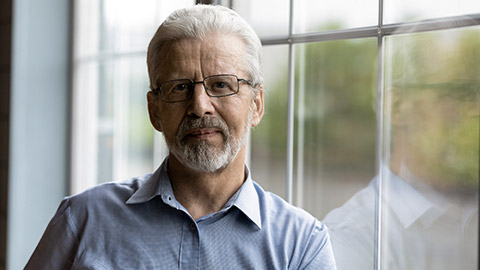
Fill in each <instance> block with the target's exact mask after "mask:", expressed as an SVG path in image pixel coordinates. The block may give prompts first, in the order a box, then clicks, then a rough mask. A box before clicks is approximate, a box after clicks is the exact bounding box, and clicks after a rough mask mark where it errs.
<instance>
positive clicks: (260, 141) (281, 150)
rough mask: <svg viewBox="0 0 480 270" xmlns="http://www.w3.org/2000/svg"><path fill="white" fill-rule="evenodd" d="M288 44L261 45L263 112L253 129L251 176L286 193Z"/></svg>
mask: <svg viewBox="0 0 480 270" xmlns="http://www.w3.org/2000/svg"><path fill="white" fill-rule="evenodd" d="M287 70H288V46H286V45H282V46H268V47H264V66H263V73H264V78H265V83H264V85H265V93H264V98H265V114H264V116H263V119H262V121H261V122H260V124H259V125H258V126H257V127H255V128H254V129H252V138H251V162H250V169H251V170H252V177H253V179H254V180H255V181H257V182H258V183H259V184H260V185H261V186H262V187H263V188H264V189H266V190H268V191H272V192H274V193H276V194H278V195H280V196H283V197H285V196H284V195H285V194H286V193H285V185H286V184H285V179H286V169H285V164H286V160H287V157H286V156H287V147H286V141H287V121H286V119H287Z"/></svg>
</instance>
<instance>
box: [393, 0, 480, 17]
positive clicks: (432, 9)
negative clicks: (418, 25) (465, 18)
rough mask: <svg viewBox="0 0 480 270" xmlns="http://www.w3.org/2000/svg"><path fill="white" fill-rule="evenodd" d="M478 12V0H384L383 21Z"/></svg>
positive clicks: (479, 5)
mask: <svg viewBox="0 0 480 270" xmlns="http://www.w3.org/2000/svg"><path fill="white" fill-rule="evenodd" d="M479 12H480V1H478V0H456V1H452V0H428V1H425V0H423V1H417V0H385V4H384V14H385V15H384V20H385V23H399V22H409V21H416V20H425V19H433V18H440V17H448V16H459V15H463V14H475V13H479Z"/></svg>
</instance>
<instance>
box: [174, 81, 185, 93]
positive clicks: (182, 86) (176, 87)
mask: <svg viewBox="0 0 480 270" xmlns="http://www.w3.org/2000/svg"><path fill="white" fill-rule="evenodd" d="M186 90H188V85H187V84H184V83H181V84H177V85H174V86H173V88H172V91H176V92H182V91H186Z"/></svg>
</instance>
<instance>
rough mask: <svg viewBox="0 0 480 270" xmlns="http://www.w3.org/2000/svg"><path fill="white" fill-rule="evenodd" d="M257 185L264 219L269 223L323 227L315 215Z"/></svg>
mask: <svg viewBox="0 0 480 270" xmlns="http://www.w3.org/2000/svg"><path fill="white" fill-rule="evenodd" d="M254 184H255V189H256V190H257V193H258V196H259V201H260V211H261V213H262V218H266V219H267V220H268V221H269V222H273V223H275V224H277V225H275V226H278V225H279V224H284V225H285V226H295V227H297V226H323V225H322V224H320V222H319V221H318V220H317V218H315V217H314V216H313V215H311V214H310V213H308V212H307V211H305V210H304V209H302V208H300V207H297V206H294V205H292V204H290V203H289V202H287V201H286V200H285V199H284V198H282V197H280V196H279V195H277V194H275V193H272V192H269V191H265V190H264V189H263V188H262V187H261V186H260V185H258V184H257V183H254Z"/></svg>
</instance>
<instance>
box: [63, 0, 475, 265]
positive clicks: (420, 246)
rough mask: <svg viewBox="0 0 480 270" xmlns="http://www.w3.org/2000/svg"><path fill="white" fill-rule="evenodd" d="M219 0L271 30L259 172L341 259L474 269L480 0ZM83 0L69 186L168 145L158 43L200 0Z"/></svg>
mask: <svg viewBox="0 0 480 270" xmlns="http://www.w3.org/2000/svg"><path fill="white" fill-rule="evenodd" d="M214 2H215V1H214ZM216 2H218V4H224V5H228V6H230V7H231V8H233V9H234V10H236V11H237V12H238V13H240V15H242V16H243V17H244V18H245V19H246V20H247V21H248V22H249V23H251V25H252V26H253V27H254V28H255V29H256V31H257V32H258V33H259V35H260V37H261V39H262V42H263V44H264V77H265V90H266V93H265V99H266V114H265V116H264V119H263V120H262V123H261V124H260V125H259V126H258V127H256V128H254V129H253V130H252V134H251V138H250V142H249V146H250V147H249V153H250V156H249V162H248V163H249V164H250V168H251V171H252V175H253V178H254V179H255V180H256V181H258V182H259V183H260V184H261V185H262V186H263V187H264V188H265V189H267V190H270V191H273V192H274V193H277V194H279V195H281V196H283V197H284V198H285V199H287V200H288V201H290V202H292V203H293V204H295V205H298V206H300V207H303V208H305V209H306V210H308V211H309V212H311V213H312V214H313V215H315V216H316V217H317V218H319V219H320V220H322V221H323V222H324V223H326V224H327V225H328V226H329V229H330V233H331V237H332V244H333V247H334V251H335V256H336V258H337V263H338V267H339V269H456V268H458V269H460V268H461V269H476V267H477V264H478V193H479V191H478V190H479V189H478V188H479V186H478V180H479V162H480V161H479V152H480V148H479V147H480V146H479V141H480V138H479V137H480V136H479V130H480V120H479V119H480V115H479V112H480V95H479V92H480V81H479V79H478V78H479V76H480V53H479V52H480V2H479V1H475V0H462V1H457V2H452V1H447V0H440V1H423V2H421V3H420V2H418V1H398V0H386V1H383V0H378V1H375V0H368V1H362V3H361V5H359V4H358V3H357V2H358V1H349V2H342V3H337V2H331V1H330V2H324V1H310V0H299V1H292V0H290V1H287V0H281V1H273V0H262V1H235V0H231V1H216ZM223 2H228V3H223ZM75 3H76V8H75V11H76V24H75V25H76V30H75V33H76V35H75V56H74V72H75V73H74V87H75V97H74V119H73V121H74V122H73V136H74V139H73V155H74V156H73V172H72V174H73V182H72V192H78V191H81V190H83V189H85V188H86V187H88V186H91V185H94V184H97V183H99V182H103V181H110V180H121V179H126V178H129V177H132V176H136V175H139V174H142V173H146V172H151V171H152V170H154V169H155V168H156V166H158V165H159V164H160V162H161V160H162V159H163V157H164V156H165V155H166V148H165V145H164V143H163V138H162V137H161V135H159V134H158V133H157V132H154V131H153V129H152V128H151V127H150V124H149V123H148V118H147V110H146V100H145V93H146V91H147V89H148V79H147V73H146V65H145V54H146V46H147V44H148V42H149V39H150V37H151V36H152V35H153V33H154V31H155V29H156V27H157V26H158V24H159V23H160V22H161V21H162V20H163V19H164V18H165V16H166V15H168V14H169V13H170V12H171V11H172V10H174V9H177V8H180V7H183V6H189V5H193V4H194V1H175V4H173V2H172V1H153V0H152V1H144V2H142V5H138V4H136V5H134V4H132V3H130V1H113V0H112V1H110V0H103V1H102V0H96V1H94V0H90V1H75ZM347 7H348V8H347ZM267 10H268V11H269V12H266V11H267Z"/></svg>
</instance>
